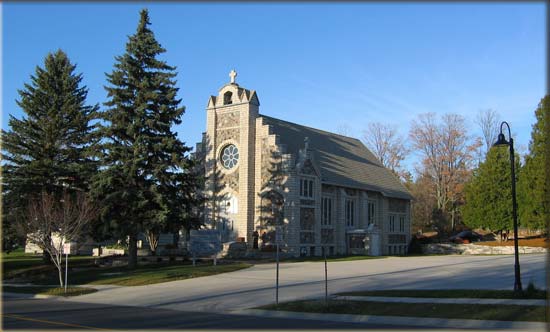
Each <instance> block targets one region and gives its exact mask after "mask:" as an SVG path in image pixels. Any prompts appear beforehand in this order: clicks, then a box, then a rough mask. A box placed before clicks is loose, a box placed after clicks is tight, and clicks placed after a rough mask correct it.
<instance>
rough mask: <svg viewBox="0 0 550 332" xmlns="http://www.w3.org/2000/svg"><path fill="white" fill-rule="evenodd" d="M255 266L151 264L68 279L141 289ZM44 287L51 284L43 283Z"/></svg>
mask: <svg viewBox="0 0 550 332" xmlns="http://www.w3.org/2000/svg"><path fill="white" fill-rule="evenodd" d="M250 266H252V265H251V264H246V263H237V264H224V265H216V266H213V265H197V266H192V265H182V264H171V265H169V264H154V265H153V264H151V265H146V266H138V267H137V268H136V269H134V270H129V269H128V268H126V267H118V268H95V269H89V270H85V271H78V272H74V273H72V275H71V276H70V277H69V278H70V280H72V282H73V283H76V284H88V283H89V284H96V285H119V286H142V285H149V284H156V283H162V282H168V281H175V280H182V279H189V278H198V277H205V276H210V275H215V274H220V273H227V272H233V271H237V270H241V269H245V268H248V267H250ZM44 282H45V283H47V282H51V280H44Z"/></svg>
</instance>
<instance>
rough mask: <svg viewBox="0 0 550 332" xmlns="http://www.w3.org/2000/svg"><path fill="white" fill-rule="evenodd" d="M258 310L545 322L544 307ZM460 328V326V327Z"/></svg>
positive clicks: (333, 305)
mask: <svg viewBox="0 0 550 332" xmlns="http://www.w3.org/2000/svg"><path fill="white" fill-rule="evenodd" d="M258 309H267V310H283V311H297V312H313V313H333V314H353V315H380V316H412V317H433V318H451V319H480V320H505V321H536V322H544V321H545V317H544V315H545V307H544V306H523V305H498V306H495V305H486V304H469V305H464V304H439V303H438V304H435V303H433V304H432V303H415V304H414V305H411V304H410V303H389V302H383V303H381V302H363V301H329V303H328V306H327V305H326V304H325V302H324V301H322V300H316V301H296V302H288V303H282V304H279V305H278V306H276V305H269V306H263V307H260V308H258ZM458 327H459V326H458Z"/></svg>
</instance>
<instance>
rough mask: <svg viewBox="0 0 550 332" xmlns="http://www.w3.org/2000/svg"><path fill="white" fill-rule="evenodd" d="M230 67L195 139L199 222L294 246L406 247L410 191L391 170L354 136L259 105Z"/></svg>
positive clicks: (345, 250)
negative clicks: (201, 172) (201, 176)
mask: <svg viewBox="0 0 550 332" xmlns="http://www.w3.org/2000/svg"><path fill="white" fill-rule="evenodd" d="M230 77H231V80H230V82H229V83H228V84H226V85H224V86H223V87H222V88H221V89H220V90H219V92H218V95H217V96H211V97H210V98H209V100H208V105H207V108H206V113H207V116H206V117H207V120H206V122H207V123H206V132H205V133H204V134H203V141H202V142H201V143H199V144H197V156H199V158H203V162H204V163H203V165H204V167H205V176H206V184H205V188H204V189H205V194H206V196H207V197H208V202H207V203H206V208H205V215H206V224H207V226H208V227H211V228H215V229H218V230H220V232H221V234H222V240H223V241H224V242H229V241H241V242H242V241H245V242H246V243H247V245H248V247H249V248H251V249H252V248H253V247H254V246H255V244H254V243H258V246H259V248H260V249H262V248H268V247H270V246H271V247H272V246H273V245H274V243H275V241H279V242H280V245H281V246H282V250H284V251H285V252H287V253H288V254H290V255H294V256H310V255H311V256H314V255H315V256H318V255H322V253H323V252H324V250H326V251H327V254H329V255H335V254H367V255H400V254H406V251H407V245H408V243H409V240H410V228H411V226H410V225H411V223H410V221H411V217H410V211H411V209H410V201H411V198H412V196H411V195H410V193H409V192H408V191H407V189H406V188H405V187H404V186H403V185H402V184H401V183H400V181H399V180H398V179H397V177H395V176H394V175H393V173H392V172H391V171H389V170H388V169H386V168H384V167H383V166H382V165H381V164H380V163H379V162H378V160H377V159H376V157H375V156H374V155H373V154H372V153H371V152H370V151H369V150H368V149H367V148H366V147H365V146H364V145H363V144H362V143H361V142H360V141H359V140H357V139H354V138H350V137H346V136H342V135H337V134H334V133H329V132H326V131H322V130H318V129H314V128H310V127H306V126H302V125H298V124H295V123H291V122H287V121H284V120H279V119H276V118H272V117H269V116H266V115H262V114H260V102H259V99H258V95H257V93H256V91H254V90H248V89H245V88H243V87H241V86H239V85H238V84H237V83H236V81H235V77H236V72H235V71H232V72H231V73H230ZM277 233H278V235H277ZM258 238H259V239H258Z"/></svg>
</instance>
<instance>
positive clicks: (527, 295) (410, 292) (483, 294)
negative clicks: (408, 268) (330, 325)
mask: <svg viewBox="0 0 550 332" xmlns="http://www.w3.org/2000/svg"><path fill="white" fill-rule="evenodd" d="M338 295H347V296H390V297H424V298H426V297H434V298H479V299H546V291H545V290H539V289H534V290H529V289H525V290H524V291H523V292H522V293H515V292H514V291H513V290H488V289H436V290H415V289H404V290H377V291H361V292H347V293H340V294H338Z"/></svg>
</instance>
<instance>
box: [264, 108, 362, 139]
mask: <svg viewBox="0 0 550 332" xmlns="http://www.w3.org/2000/svg"><path fill="white" fill-rule="evenodd" d="M259 116H262V117H265V118H271V119H273V120H277V121H281V122H286V123H290V124H293V125H295V126H300V127H305V128H308V129H313V130H317V131H320V132H323V133H327V134H331V135H335V136H340V137H345V138H349V139H353V140H356V141H359V142H361V140H359V139H358V138H355V137H351V136H346V135H341V134H337V133H333V132H332V131H327V130H323V129H319V128H314V127H310V126H305V125H302V124H299V123H296V122H290V121H286V120H281V119H279V118H275V117H272V116H269V115H264V114H259ZM361 143H362V142H361Z"/></svg>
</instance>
